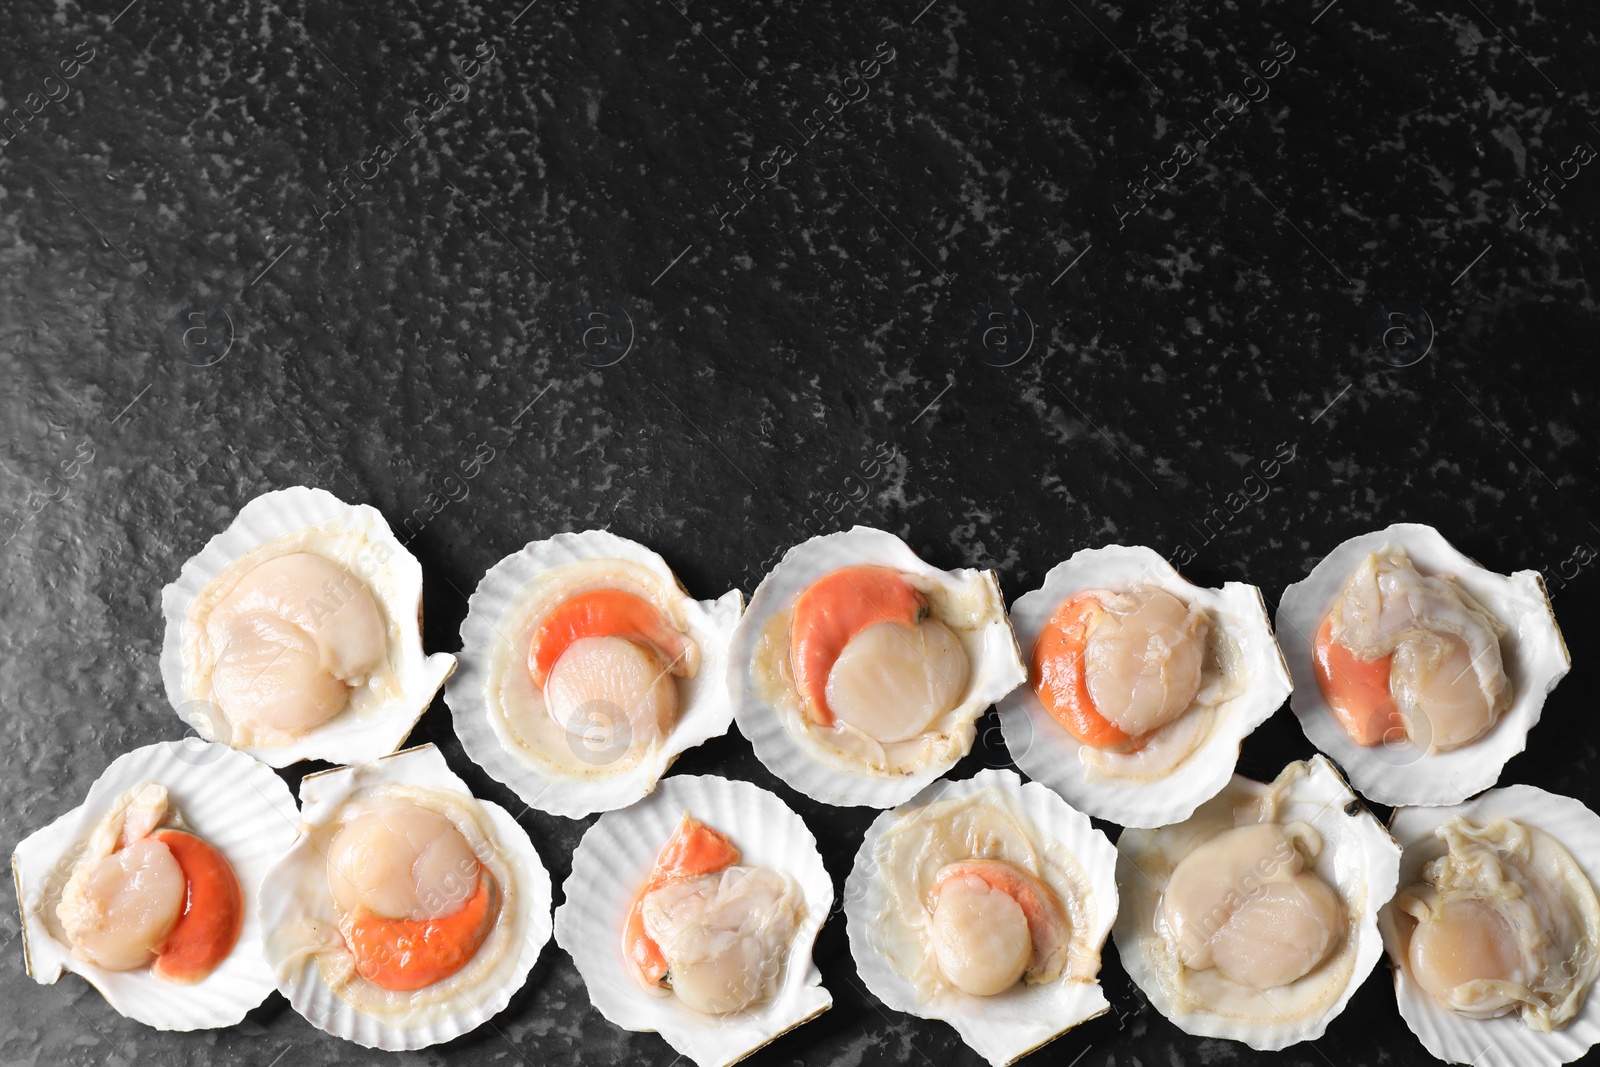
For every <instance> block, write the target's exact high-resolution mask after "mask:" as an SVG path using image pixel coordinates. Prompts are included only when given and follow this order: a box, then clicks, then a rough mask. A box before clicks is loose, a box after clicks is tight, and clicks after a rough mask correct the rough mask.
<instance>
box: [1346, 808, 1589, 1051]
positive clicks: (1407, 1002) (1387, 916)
mask: <svg viewBox="0 0 1600 1067" xmlns="http://www.w3.org/2000/svg"><path fill="white" fill-rule="evenodd" d="M1468 814H1473V815H1476V816H1477V817H1478V818H1480V819H1496V818H1501V819H1515V820H1516V821H1517V822H1520V823H1523V824H1525V825H1527V826H1533V827H1537V828H1538V829H1540V830H1543V831H1544V832H1545V833H1547V834H1549V835H1550V836H1551V837H1553V838H1555V839H1556V840H1557V841H1559V842H1561V844H1562V845H1564V846H1566V849H1567V851H1568V852H1571V853H1572V856H1573V858H1574V859H1576V860H1577V861H1578V865H1579V866H1580V867H1582V868H1583V873H1584V874H1586V875H1587V876H1588V878H1589V881H1590V882H1591V883H1593V884H1594V885H1595V886H1597V887H1600V815H1596V814H1595V813H1594V812H1592V811H1590V810H1589V809H1588V808H1586V807H1584V805H1583V804H1582V803H1580V802H1579V801H1577V800H1574V799H1573V798H1571V797H1566V796H1562V795H1560V794H1559V793H1549V792H1546V791H1545V790H1543V789H1539V788H1536V787H1534V786H1531V785H1511V786H1506V787H1505V788H1503V789H1491V790H1489V791H1488V792H1487V793H1484V794H1482V795H1481V796H1478V797H1476V798H1474V799H1473V800H1469V801H1467V802H1466V803H1465V804H1458V805H1455V806H1453V807H1448V808H1443V807H1415V808H1400V809H1398V810H1397V811H1396V812H1395V813H1394V818H1393V819H1391V820H1390V822H1389V831H1390V833H1392V834H1394V836H1395V839H1396V840H1397V841H1399V842H1400V846H1401V847H1402V848H1403V849H1405V854H1404V855H1403V856H1402V857H1401V859H1400V884H1401V885H1402V886H1410V885H1415V884H1416V883H1417V882H1419V881H1420V880H1421V878H1422V866H1423V864H1424V863H1426V862H1427V860H1428V859H1429V858H1430V856H1429V855H1428V854H1427V846H1428V845H1429V844H1431V843H1432V842H1433V841H1434V840H1435V839H1434V837H1433V831H1434V830H1435V829H1437V828H1438V827H1439V826H1441V825H1442V824H1444V823H1445V822H1448V821H1449V820H1450V819H1452V818H1454V817H1456V816H1457V815H1468ZM1434 854H1437V853H1436V852H1435V853H1434ZM1394 918H1395V916H1394V909H1393V905H1390V906H1388V907H1385V908H1384V909H1383V913H1382V914H1381V915H1380V916H1379V920H1378V925H1379V927H1380V928H1381V929H1382V931H1383V941H1384V945H1385V947H1387V948H1388V950H1389V963H1390V966H1392V967H1393V968H1394V991H1395V999H1396V1000H1397V1001H1399V1004H1400V1015H1401V1017H1402V1018H1404V1019H1405V1021H1406V1025H1407V1026H1409V1027H1411V1032H1412V1033H1414V1034H1416V1035H1417V1038H1418V1040H1420V1041H1421V1042H1422V1044H1423V1047H1425V1048H1426V1049H1427V1050H1428V1051H1429V1052H1430V1053H1432V1054H1433V1055H1434V1056H1435V1057H1436V1058H1438V1059H1441V1060H1443V1061H1444V1062H1446V1063H1471V1064H1474V1065H1476V1067H1557V1065H1558V1064H1563V1063H1571V1062H1572V1061H1573V1060H1576V1059H1578V1058H1579V1057H1580V1056H1582V1055H1583V1054H1584V1053H1586V1052H1588V1051H1589V1049H1590V1048H1591V1047H1592V1046H1594V1045H1596V1044H1600V990H1594V989H1591V990H1590V991H1589V995H1588V997H1586V998H1585V999H1584V1002H1583V1007H1582V1008H1581V1009H1580V1010H1579V1012H1578V1014H1577V1015H1576V1016H1575V1017H1574V1018H1573V1019H1572V1021H1571V1022H1569V1023H1568V1024H1567V1025H1566V1026H1565V1027H1563V1028H1562V1029H1560V1030H1554V1031H1552V1032H1550V1033H1547V1034H1546V1033H1540V1032H1539V1031H1538V1030H1535V1029H1533V1028H1532V1027H1530V1026H1528V1025H1527V1024H1526V1023H1524V1022H1523V1021H1522V1019H1521V1018H1520V1017H1519V1016H1517V1015H1509V1016H1502V1017H1500V1018H1498V1019H1468V1018H1465V1017H1463V1016H1460V1015H1457V1014H1456V1013H1455V1012H1453V1011H1451V1010H1450V1009H1448V1008H1446V1007H1445V1006H1444V1005H1442V1004H1440V1003H1439V1002H1438V1001H1436V1000H1434V999H1433V997H1431V996H1430V995H1428V993H1427V992H1426V991H1425V990H1424V989H1422V987H1421V986H1419V985H1417V983H1416V981H1415V980H1414V979H1412V977H1411V972H1410V969H1409V968H1408V967H1407V966H1406V963H1405V960H1406V952H1405V950H1404V948H1403V947H1402V946H1401V944H1400V941H1399V938H1398V936H1397V933H1396V929H1395V925H1394ZM1594 948H1595V946H1591V950H1594Z"/></svg>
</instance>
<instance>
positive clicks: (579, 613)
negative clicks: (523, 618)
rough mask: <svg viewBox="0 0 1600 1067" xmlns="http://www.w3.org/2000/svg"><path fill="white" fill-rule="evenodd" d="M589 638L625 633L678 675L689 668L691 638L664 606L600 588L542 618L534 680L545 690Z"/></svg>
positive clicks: (532, 661) (533, 653) (531, 667)
mask: <svg viewBox="0 0 1600 1067" xmlns="http://www.w3.org/2000/svg"><path fill="white" fill-rule="evenodd" d="M585 637H625V638H628V639H630V640H633V641H637V642H639V643H641V644H644V645H648V646H650V647H652V648H654V649H656V650H657V651H658V652H660V653H661V658H662V659H663V660H665V661H666V662H667V663H669V664H671V668H670V669H671V671H672V673H673V674H683V673H684V671H685V670H686V653H687V651H688V642H689V639H688V637H687V636H686V635H685V634H683V633H682V632H681V631H679V630H678V629H676V628H675V627H674V626H673V625H672V624H671V623H670V622H668V621H667V617H666V616H665V615H663V614H662V612H661V610H660V609H659V608H657V607H656V606H655V605H654V604H652V603H650V602H649V601H648V600H646V599H644V598H643V597H640V596H635V595H634V594H633V593H629V592H625V591H623V590H621V589H595V590H591V591H590V592H587V593H579V594H578V595H577V596H574V597H571V598H569V599H567V600H564V601H562V602H561V603H560V604H558V605H557V606H556V607H555V608H554V609H552V610H551V612H550V613H549V614H548V615H546V616H545V617H544V619H543V620H541V621H540V623H539V628H538V630H536V631H535V632H534V635H533V641H532V642H531V643H530V645H529V647H528V671H529V673H531V674H532V675H533V682H534V684H535V685H537V686H539V687H540V688H541V689H542V688H544V684H545V682H546V681H547V680H548V679H549V677H550V669H551V668H552V667H554V666H555V663H556V660H558V659H560V658H561V653H563V652H565V651H566V650H567V647H568V646H569V645H571V644H572V643H573V642H574V641H577V640H580V639H581V638H585Z"/></svg>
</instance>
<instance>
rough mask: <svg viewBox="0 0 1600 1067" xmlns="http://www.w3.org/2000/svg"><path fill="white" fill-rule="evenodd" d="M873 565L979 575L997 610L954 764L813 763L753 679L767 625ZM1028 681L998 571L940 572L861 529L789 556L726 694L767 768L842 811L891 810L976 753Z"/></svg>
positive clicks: (736, 654) (748, 631)
mask: <svg viewBox="0 0 1600 1067" xmlns="http://www.w3.org/2000/svg"><path fill="white" fill-rule="evenodd" d="M857 564H872V565H876V566H881V567H892V568H894V569H896V570H900V571H904V572H906V573H909V574H915V575H920V576H922V577H925V578H931V579H933V580H934V581H937V582H941V583H945V584H951V583H964V582H966V581H968V580H970V579H971V578H973V577H974V576H978V577H979V578H980V579H981V580H982V581H983V582H984V583H986V584H987V586H988V587H989V591H990V594H991V596H992V599H993V602H994V604H995V605H996V610H995V611H994V617H993V619H992V621H990V622H989V623H988V625H986V626H985V627H984V629H983V631H982V635H981V651H980V654H979V656H978V657H977V660H976V661H975V662H973V663H972V665H971V671H972V673H971V676H970V678H969V680H968V683H967V694H966V697H965V699H963V700H962V702H961V704H960V705H959V706H958V708H957V710H956V711H955V713H954V715H955V718H956V720H957V721H958V722H959V723H960V726H961V729H963V730H964V743H963V744H961V746H960V751H959V752H957V753H956V754H955V755H954V756H953V757H952V758H950V759H949V760H945V761H942V762H934V763H931V764H930V765H929V766H927V767H924V768H922V769H921V770H919V771H917V772H916V773H914V774H905V775H897V776H893V777H889V776H880V775H874V774H872V773H871V772H870V771H869V770H867V769H865V768H863V769H862V771H861V772H860V773H851V772H849V771H845V770H843V769H841V768H837V767H833V766H830V765H828V764H825V763H822V762H821V761H819V760H817V759H816V758H814V757H813V756H812V755H811V754H809V753H808V752H806V750H805V749H804V748H803V747H801V745H800V743H799V742H798V741H797V740H796V739H795V738H794V737H793V736H792V735H791V734H790V733H789V731H788V729H786V728H785V726H784V724H783V721H782V719H781V717H780V714H779V713H778V712H777V711H776V710H775V709H774V708H772V707H770V706H769V705H768V704H767V703H766V702H765V701H764V700H762V699H761V697H760V695H759V693H758V688H757V683H756V681H755V679H754V678H753V677H752V674H751V672H752V667H753V664H754V662H755V657H756V649H757V646H758V644H759V643H760V640H761V631H762V628H763V627H764V626H765V625H766V623H767V620H768V619H770V618H771V617H772V616H773V615H775V614H776V613H778V612H781V611H784V610H786V609H787V608H789V607H790V606H791V605H792V604H793V603H794V600H795V598H796V597H798V596H799V595H800V594H801V593H803V592H804V591H805V590H806V589H807V588H809V587H810V586H811V584H812V583H813V582H815V581H817V580H818V579H819V578H822V577H824V576H825V575H828V574H831V573H833V572H834V571H836V570H839V569H840V568H843V567H850V566H854V565H857ZM1026 677H1027V672H1026V671H1025V670H1023V667H1022V660H1021V658H1020V656H1019V653H1018V651H1017V642H1016V638H1015V637H1013V636H1012V633H1011V626H1010V624H1009V623H1007V621H1006V617H1005V602H1004V600H1003V599H1002V598H1001V596H1000V584H999V581H998V579H996V577H995V574H994V572H993V571H982V572H980V571H974V570H966V569H962V570H953V571H942V570H940V569H938V568H937V567H934V566H931V565H929V564H928V563H925V562H924V561H923V560H922V559H921V557H919V556H918V555H917V554H916V553H915V552H913V551H911V549H910V547H909V546H908V545H907V544H906V543H905V542H904V541H902V540H900V538H898V537H896V536H894V535H893V534H890V533H885V532H884V531H882V530H874V529H872V528H871V527H867V526H857V527H854V528H852V529H850V530H848V531H845V532H842V533H832V534H824V535H823V536H820V537H813V538H811V539H810V540H809V541H805V542H802V543H801V544H798V545H796V546H795V547H793V548H791V549H789V551H788V552H786V553H785V554H784V557H783V559H782V561H781V562H779V564H778V565H777V566H776V567H774V568H773V569H772V571H771V573H769V574H768V575H767V576H766V577H765V578H763V579H762V580H761V584H760V585H759V586H757V587H756V591H755V595H754V596H753V597H751V598H750V607H749V609H748V610H747V611H746V612H745V614H744V618H743V619H741V620H740V621H739V626H738V628H737V629H735V630H734V634H733V645H732V648H731V650H730V663H729V666H728V695H729V697H730V698H731V699H732V701H733V717H734V720H735V721H736V722H738V724H739V731H740V732H741V733H743V734H744V735H745V737H747V738H749V740H750V744H751V746H752V747H753V748H754V749H755V751H756V756H757V758H759V759H760V760H761V762H762V763H763V764H765V765H766V768H767V769H768V770H769V771H771V772H772V773H773V774H775V775H777V776H778V777H779V778H781V779H783V780H784V781H785V782H786V783H788V784H789V785H790V786H791V787H792V788H794V789H797V790H799V791H800V792H802V793H804V794H805V795H806V796H808V797H811V798H812V799H813V800H820V801H822V802H823V803H825V804H837V805H840V806H845V807H848V806H852V805H860V806H867V807H874V808H888V807H893V806H894V805H896V804H901V803H904V802H905V801H906V800H909V799H910V798H911V797H913V796H915V795H916V794H917V793H918V792H919V791H920V790H921V789H923V787H925V786H926V785H927V784H928V783H929V782H932V781H933V780H934V779H936V778H938V777H939V776H940V775H942V774H944V773H945V772H946V771H948V770H949V769H950V768H951V767H953V766H955V765H956V763H957V762H958V761H959V760H960V758H961V756H963V755H965V754H966V753H967V752H968V751H969V750H970V749H971V747H972V741H973V737H974V735H975V732H976V731H975V726H974V724H975V723H976V722H977V720H978V717H979V716H980V715H982V714H983V712H984V709H986V708H988V707H989V706H990V705H991V704H993V703H994V702H995V701H997V700H999V699H1000V698H1001V697H1003V696H1005V695H1006V694H1007V693H1009V692H1011V690H1013V689H1015V688H1016V687H1017V685H1018V684H1020V683H1021V682H1022V681H1023V680H1024V679H1025V678H1026Z"/></svg>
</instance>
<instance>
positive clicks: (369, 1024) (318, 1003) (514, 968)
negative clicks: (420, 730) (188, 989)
mask: <svg viewBox="0 0 1600 1067" xmlns="http://www.w3.org/2000/svg"><path fill="white" fill-rule="evenodd" d="M385 782H397V783H401V784H405V785H411V786H415V787H418V788H421V789H429V790H436V791H440V792H445V793H453V794H457V795H458V796H459V797H461V798H462V799H463V802H464V803H467V804H469V805H471V806H474V807H476V809H477V810H478V812H479V813H480V814H481V815H482V816H483V817H482V818H480V819H479V820H478V821H479V825H480V826H481V827H482V829H483V831H484V833H485V835H486V836H487V837H488V838H489V840H490V841H491V842H492V843H493V844H494V845H495V846H496V847H497V848H498V849H499V852H500V856H501V858H502V859H503V860H504V861H505V863H506V865H507V866H508V867H510V868H511V870H512V872H513V874H514V876H515V879H516V885H515V887H514V888H513V889H512V890H510V891H508V892H506V893H505V895H504V898H503V903H502V907H501V913H500V915H499V917H498V918H497V919H496V920H495V921H496V922H507V921H511V922H516V923H518V924H519V925H520V926H521V928H522V929H521V935H520V937H518V939H517V940H516V942H515V943H514V945H513V946H512V947H511V948H510V949H508V951H510V952H511V956H509V957H508V958H507V960H506V963H505V965H504V966H502V967H501V968H500V969H499V973H498V974H497V975H496V976H495V977H496V978H497V979H498V980H497V981H496V982H495V983H494V984H491V985H488V986H475V987H473V988H472V989H471V991H470V993H467V992H463V994H462V995H461V996H460V997H459V998H458V1001H457V1003H456V1005H454V1006H453V1008H452V1009H451V1010H450V1011H448V1012H446V1013H443V1014H442V1015H441V1017H440V1018H438V1019H436V1020H434V1021H432V1022H407V1021H403V1020H395V1019H381V1018H377V1017H374V1016H371V1015H367V1014H364V1013H362V1012H360V1011H357V1010H356V1008H355V1007H354V1006H353V1005H351V1004H350V1003H348V1002H347V1001H345V1000H343V999H341V998H340V997H339V996H338V994H336V993H335V992H334V991H333V990H332V989H331V988H330V987H329V986H328V985H327V983H326V982H324V981H323V979H322V972H321V970H320V969H319V967H318V966H317V962H316V960H315V959H314V958H311V957H309V956H307V957H304V958H302V959H301V960H300V961H299V962H298V963H296V964H292V965H286V951H287V950H286V941H287V940H288V939H280V938H278V937H277V936H275V934H276V932H278V931H284V930H289V929H291V924H293V923H295V922H296V921H298V919H299V918H300V917H301V915H302V913H303V909H302V908H300V907H299V900H300V893H301V892H302V891H303V890H302V889H301V887H302V886H304V885H305V884H307V883H308V882H314V881H315V878H316V877H317V875H318V874H319V873H320V875H321V877H322V879H323V882H322V886H323V888H324V889H325V888H326V878H327V874H326V869H327V858H326V857H325V856H324V855H322V853H321V852H319V851H317V850H316V848H314V847H313V845H312V842H311V840H310V838H309V837H308V836H307V835H306V834H305V833H301V834H300V836H299V837H297V838H296V839H295V841H294V844H293V845H292V846H291V847H290V848H289V850H288V851H287V852H286V853H285V854H284V856H283V858H282V859H281V860H279V861H278V862H277V863H276V864H274V865H273V867H272V869H271V870H270V871H269V872H268V873H267V877H266V881H265V882H263V883H262V887H261V890H262V892H261V905H260V914H261V925H262V928H263V929H264V930H265V931H266V954H267V962H268V963H269V964H270V965H271V966H272V968H273V972H274V973H275V974H276V976H277V987H278V991H279V992H281V993H282V994H283V995H284V996H285V997H287V998H288V1000H289V1003H290V1005H291V1006H293V1008H294V1010H295V1011H297V1012H299V1013H300V1014H301V1015H303V1016H305V1018H306V1020H307V1021H309V1022H310V1023H311V1025H312V1026H315V1027H316V1028H317V1029H319V1030H323V1031H326V1032H327V1033H330V1034H332V1035H333V1036H334V1037H342V1038H344V1039H345V1040H347V1041H354V1042H355V1043H356V1044H358V1045H365V1046H367V1047H368V1048H381V1049H385V1050H387V1051H390V1052H399V1051H403V1050H407V1049H418V1048H426V1047H427V1046H429V1045H436V1044H438V1043H439V1042H441V1041H449V1040H451V1039H452V1038H456V1037H460V1036H461V1035H462V1034H465V1033H467V1032H469V1031H471V1030H475V1029H477V1028H478V1027H479V1026H482V1025H483V1024H484V1023H485V1022H487V1021H488V1020H490V1019H492V1018H494V1016H496V1015H497V1014H499V1013H500V1012H501V1011H502V1010H503V1009H504V1008H505V1006H506V1005H507V1004H509V1003H510V1002H511V997H512V994H514V993H515V992H516V991H517V990H518V989H521V988H522V985H523V983H524V982H526V981H527V980H528V972H529V971H531V970H533V965H534V963H535V962H536V961H537V960H538V958H539V953H540V951H541V950H543V948H544V946H545V943H546V942H547V941H549V940H550V875H549V872H547V871H546V870H545V868H544V864H543V863H541V862H540V861H539V854H538V853H537V852H536V851H534V848H533V842H532V841H530V840H528V834H527V831H525V830H523V828H522V827H521V826H520V825H518V824H517V821H516V820H515V819H513V818H512V817H511V814H510V813H509V812H507V811H506V809H504V808H502V807H501V806H500V805H498V804H495V803H492V802H490V801H487V800H478V799H476V798H474V797H473V796H472V793H471V791H470V790H469V789H468V788H467V784H466V783H465V782H463V781H462V780H461V779H460V778H458V777H457V776H456V774H455V772H453V771H451V770H450V767H449V765H448V764H446V763H445V759H444V755H443V754H442V753H440V751H439V750H438V749H437V748H435V747H434V746H433V745H431V744H427V745H420V746H418V747H416V748H408V749H406V750H405V751H403V752H396V753H394V754H392V755H388V756H382V757H380V758H379V759H378V760H376V761H375V762H372V763H366V764H360V765H356V766H352V767H336V768H334V769H333V770H329V771H319V772H317V773H316V774H308V775H306V776H305V778H303V779H301V781H300V803H301V805H302V807H301V819H302V822H303V823H304V825H305V826H307V827H315V826H318V825H320V824H322V823H324V822H326V821H327V820H328V819H329V818H330V817H331V816H332V815H333V814H334V813H335V811H336V810H337V809H338V808H339V807H340V805H342V804H343V803H344V802H345V801H346V800H349V799H351V798H352V797H355V796H357V795H358V794H359V793H360V792H361V791H363V790H365V789H370V788H372V787H374V786H377V785H379V784H382V783H385Z"/></svg>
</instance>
